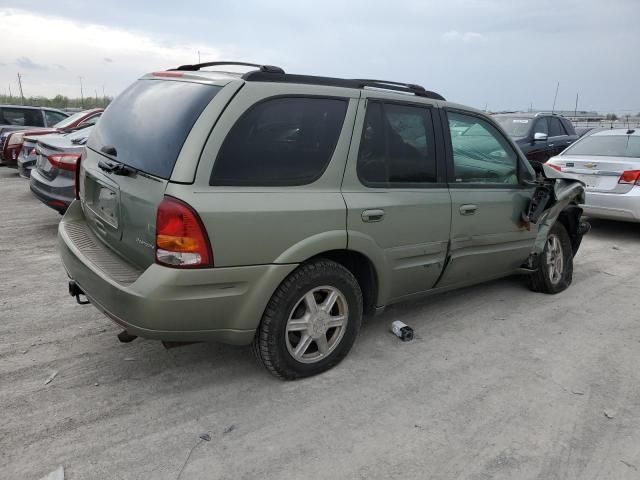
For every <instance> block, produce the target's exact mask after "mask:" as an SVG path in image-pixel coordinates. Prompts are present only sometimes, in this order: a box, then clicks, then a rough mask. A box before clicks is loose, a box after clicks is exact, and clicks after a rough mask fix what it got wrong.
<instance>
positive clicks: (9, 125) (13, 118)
mask: <svg viewBox="0 0 640 480" xmlns="http://www.w3.org/2000/svg"><path fill="white" fill-rule="evenodd" d="M68 116H69V115H68V114H67V113H65V112H62V111H60V110H56V109H52V108H43V107H27V106H23V105H0V155H1V154H2V152H4V146H5V142H6V140H7V136H8V134H9V132H12V131H14V130H24V129H25V128H29V127H52V126H53V125H55V124H56V123H59V122H61V121H62V120H64V119H65V118H67V117H68ZM0 165H2V158H0Z"/></svg>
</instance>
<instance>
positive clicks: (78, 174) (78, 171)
mask: <svg viewBox="0 0 640 480" xmlns="http://www.w3.org/2000/svg"><path fill="white" fill-rule="evenodd" d="M86 153H87V152H86V151H85V150H83V151H82V155H80V157H79V158H78V161H77V162H76V178H75V183H74V185H73V186H74V190H75V192H76V200H80V164H81V163H82V159H83V158H84V156H85V155H86Z"/></svg>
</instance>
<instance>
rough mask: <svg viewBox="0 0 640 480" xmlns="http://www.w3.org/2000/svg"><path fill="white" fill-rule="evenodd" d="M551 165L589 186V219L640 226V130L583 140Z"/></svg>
mask: <svg viewBox="0 0 640 480" xmlns="http://www.w3.org/2000/svg"><path fill="white" fill-rule="evenodd" d="M547 165H548V166H550V167H552V168H555V169H556V170H559V171H561V172H563V173H568V174H571V175H573V176H575V177H577V178H578V179H579V180H581V181H583V182H584V183H585V185H586V186H587V193H586V202H585V205H584V206H583V208H584V214H585V215H587V216H589V217H596V218H607V219H611V220H624V221H628V222H640V128H639V129H626V128H614V129H611V130H603V131H599V132H596V133H593V134H591V135H588V136H585V137H582V138H581V139H580V140H578V141H577V142H575V143H574V144H573V145H571V146H570V147H568V148H567V149H565V150H564V151H563V152H562V153H561V154H560V155H558V156H557V157H553V158H551V159H549V161H548V162H547Z"/></svg>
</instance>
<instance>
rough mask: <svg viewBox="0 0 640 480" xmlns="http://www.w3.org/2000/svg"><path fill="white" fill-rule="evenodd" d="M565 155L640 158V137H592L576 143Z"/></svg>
mask: <svg viewBox="0 0 640 480" xmlns="http://www.w3.org/2000/svg"><path fill="white" fill-rule="evenodd" d="M564 154H565V155H589V156H592V155H593V156H605V157H633V158H640V136H637V135H591V136H590V137H585V138H584V139H582V140H580V141H579V142H577V143H574V144H573V146H571V147H569V148H567V149H566V150H565V151H564Z"/></svg>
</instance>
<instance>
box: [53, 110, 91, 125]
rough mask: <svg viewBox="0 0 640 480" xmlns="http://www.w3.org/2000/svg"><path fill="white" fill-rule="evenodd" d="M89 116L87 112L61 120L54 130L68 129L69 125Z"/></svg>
mask: <svg viewBox="0 0 640 480" xmlns="http://www.w3.org/2000/svg"><path fill="white" fill-rule="evenodd" d="M86 114H87V112H78V113H74V114H73V115H71V116H70V117H67V118H65V119H64V120H60V121H59V122H58V123H56V124H55V125H54V126H53V128H66V127H68V126H69V125H71V124H73V123H74V122H76V121H77V120H78V119H80V118H82V117H84V116H85V115H86Z"/></svg>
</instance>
